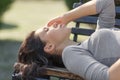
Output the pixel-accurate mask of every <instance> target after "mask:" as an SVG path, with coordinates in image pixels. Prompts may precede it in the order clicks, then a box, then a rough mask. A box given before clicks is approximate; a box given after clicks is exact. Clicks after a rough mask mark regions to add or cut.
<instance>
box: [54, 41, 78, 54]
mask: <svg viewBox="0 0 120 80" xmlns="http://www.w3.org/2000/svg"><path fill="white" fill-rule="evenodd" d="M76 44H78V43H77V42H74V41H71V40H67V41H64V42H63V43H62V44H60V45H59V47H57V48H56V53H57V54H58V55H60V56H62V52H63V50H64V48H65V47H67V46H70V45H76Z"/></svg>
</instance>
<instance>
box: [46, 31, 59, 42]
mask: <svg viewBox="0 0 120 80" xmlns="http://www.w3.org/2000/svg"><path fill="white" fill-rule="evenodd" d="M48 38H49V39H51V40H53V41H58V40H60V38H61V34H60V32H59V31H50V32H49V33H48Z"/></svg>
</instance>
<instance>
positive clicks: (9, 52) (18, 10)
mask: <svg viewBox="0 0 120 80" xmlns="http://www.w3.org/2000/svg"><path fill="white" fill-rule="evenodd" d="M66 11H67V8H66V6H65V3H64V2H63V0H58V1H55V0H39V1H37V0H35V1H34V0H29V1H27V0H26V1H24V0H17V1H16V2H15V3H14V4H13V5H12V7H11V9H10V10H8V11H7V12H6V13H5V15H4V16H3V23H2V25H0V80H11V74H12V71H13V64H14V63H15V61H16V59H17V53H18V49H19V46H20V44H21V42H22V41H23V39H24V38H25V36H26V35H27V34H28V33H29V32H31V31H32V30H36V29H38V28H40V27H43V26H44V25H45V24H46V23H47V22H48V20H50V19H51V18H53V17H56V16H59V15H61V14H62V13H64V12H66ZM73 25H74V24H73V23H71V24H69V25H68V26H73ZM71 37H72V36H71ZM84 39H86V37H83V36H82V37H80V40H84ZM54 79H55V78H54Z"/></svg>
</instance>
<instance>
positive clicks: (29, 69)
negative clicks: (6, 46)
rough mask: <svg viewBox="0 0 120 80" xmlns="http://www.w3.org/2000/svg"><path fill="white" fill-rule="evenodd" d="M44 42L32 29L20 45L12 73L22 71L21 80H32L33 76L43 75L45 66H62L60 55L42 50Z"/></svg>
mask: <svg viewBox="0 0 120 80" xmlns="http://www.w3.org/2000/svg"><path fill="white" fill-rule="evenodd" d="M45 44H46V43H45V42H43V41H41V40H40V38H39V36H37V35H35V31H32V32H31V33H30V34H29V35H28V36H27V37H26V39H25V40H24V41H23V42H22V44H21V46H20V49H19V53H18V61H17V63H15V65H14V69H15V71H14V75H15V74H16V73H17V74H20V75H21V73H22V76H21V77H22V80H34V79H33V77H35V76H39V77H40V75H41V76H43V75H44V73H45V67H47V66H57V67H64V65H63V63H62V59H61V56H58V55H50V54H48V53H46V52H45V51H44V49H43V48H44V46H45ZM38 71H39V75H38V73H37V72H38ZM40 71H41V72H42V73H41V74H40ZM16 80H17V79H16Z"/></svg>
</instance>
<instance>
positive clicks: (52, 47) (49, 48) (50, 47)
mask: <svg viewBox="0 0 120 80" xmlns="http://www.w3.org/2000/svg"><path fill="white" fill-rule="evenodd" d="M54 50H55V45H54V44H53V43H47V44H46V45H45V47H44V51H45V52H47V53H50V54H52V53H54Z"/></svg>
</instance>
